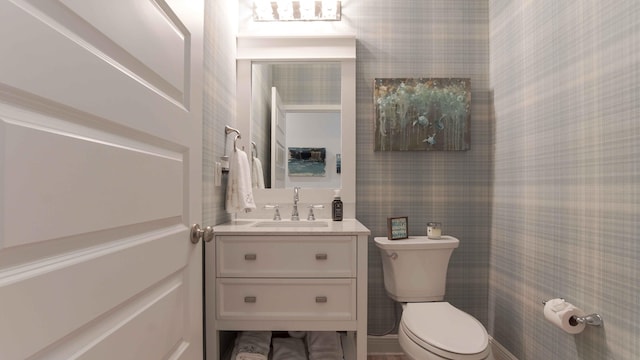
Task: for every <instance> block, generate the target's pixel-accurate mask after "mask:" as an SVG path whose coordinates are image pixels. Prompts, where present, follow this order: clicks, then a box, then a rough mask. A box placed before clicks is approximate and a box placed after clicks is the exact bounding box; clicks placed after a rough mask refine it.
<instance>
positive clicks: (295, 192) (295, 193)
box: [291, 186, 300, 221]
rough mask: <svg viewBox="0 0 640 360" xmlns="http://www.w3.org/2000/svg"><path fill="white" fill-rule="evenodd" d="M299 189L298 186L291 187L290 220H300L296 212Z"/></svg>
mask: <svg viewBox="0 0 640 360" xmlns="http://www.w3.org/2000/svg"><path fill="white" fill-rule="evenodd" d="M299 191H300V188H299V187H297V186H296V187H294V188H293V211H291V220H293V221H298V220H300V215H299V214H298V201H299V200H300V195H299V194H298V192H299Z"/></svg>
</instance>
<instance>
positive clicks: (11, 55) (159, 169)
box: [0, 0, 204, 360]
mask: <svg viewBox="0 0 640 360" xmlns="http://www.w3.org/2000/svg"><path fill="white" fill-rule="evenodd" d="M203 11H204V8H203V3H202V0H109V1H97V0H91V1H88V0H55V1H54V0H47V1H41V0H9V1H2V2H0V199H1V200H2V207H0V359H3V360H14V359H91V360H96V359H110V360H113V359H118V360H123V359H136V360H140V359H201V358H202V352H203V350H202V283H201V282H202V258H201V256H202V245H201V244H200V243H199V244H197V245H193V244H191V242H190V241H189V225H190V224H191V223H195V222H199V221H200V220H201V219H200V217H201V212H202V210H201V200H200V195H201V188H202V186H201V183H202V180H201V171H202V170H201V156H202V154H201V151H202V149H201V134H200V130H201V126H202V119H201V112H202V110H201V107H202V99H201V97H202V28H203V24H202V22H203Z"/></svg>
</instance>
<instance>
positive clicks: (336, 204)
mask: <svg viewBox="0 0 640 360" xmlns="http://www.w3.org/2000/svg"><path fill="white" fill-rule="evenodd" d="M331 218H332V219H333V221H342V200H340V190H334V191H333V201H332V202H331Z"/></svg>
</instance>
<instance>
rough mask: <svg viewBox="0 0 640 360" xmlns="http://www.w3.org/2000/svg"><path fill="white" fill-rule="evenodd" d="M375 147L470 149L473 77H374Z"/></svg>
mask: <svg viewBox="0 0 640 360" xmlns="http://www.w3.org/2000/svg"><path fill="white" fill-rule="evenodd" d="M374 101H375V121H376V123H375V150H376V151H413V150H469V148H470V146H469V144H470V137H471V136H470V134H469V122H470V118H471V111H470V107H471V80H470V79H465V78H417V79H401V78H394V79H380V78H377V79H375V86H374Z"/></svg>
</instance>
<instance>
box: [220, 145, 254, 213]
mask: <svg viewBox="0 0 640 360" xmlns="http://www.w3.org/2000/svg"><path fill="white" fill-rule="evenodd" d="M225 207H226V209H227V212H228V213H237V212H240V211H243V210H247V211H248V210H251V209H255V208H256V204H255V202H254V200H253V191H252V190H251V168H250V167H249V159H248V158H247V154H246V153H245V152H244V151H242V150H240V149H235V150H234V151H233V154H232V155H231V160H230V161H229V182H228V183H227V197H226V206H225Z"/></svg>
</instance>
